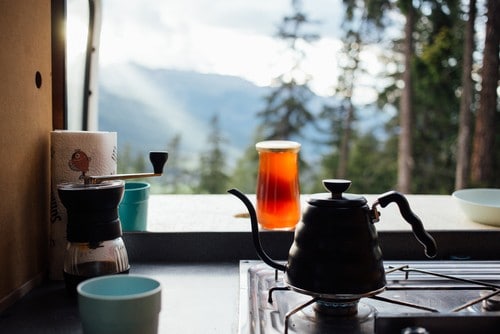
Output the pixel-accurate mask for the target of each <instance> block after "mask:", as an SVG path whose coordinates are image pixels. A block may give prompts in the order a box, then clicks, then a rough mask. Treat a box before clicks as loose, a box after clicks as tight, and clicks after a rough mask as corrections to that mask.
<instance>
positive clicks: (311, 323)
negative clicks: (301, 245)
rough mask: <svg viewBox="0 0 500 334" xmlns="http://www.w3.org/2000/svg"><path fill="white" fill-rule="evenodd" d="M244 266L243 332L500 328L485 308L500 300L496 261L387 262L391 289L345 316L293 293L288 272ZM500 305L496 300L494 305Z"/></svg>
mask: <svg viewBox="0 0 500 334" xmlns="http://www.w3.org/2000/svg"><path fill="white" fill-rule="evenodd" d="M240 268H241V278H242V287H244V288H243V289H242V294H241V301H242V303H240V307H242V305H244V304H245V303H244V300H245V299H248V300H249V303H248V304H247V306H248V307H247V310H246V311H244V310H243V311H241V312H240V333H241V334H247V333H259V334H265V333H288V332H297V333H298V332H300V333H321V332H329V331H340V330H339V328H343V329H342V330H341V331H340V332H343V333H363V334H364V333H375V332H376V331H377V332H384V330H386V329H387V331H386V332H401V330H402V329H404V328H406V327H409V326H412V325H419V324H420V325H422V324H424V325H425V326H420V327H425V328H427V327H430V328H439V326H442V324H443V323H446V326H448V328H447V330H455V328H454V327H453V326H455V327H456V324H458V323H461V321H448V320H449V318H450V317H451V318H453V317H457V318H464V317H465V318H470V319H471V321H470V322H469V323H468V324H473V323H475V322H479V321H481V331H482V333H489V332H488V331H487V330H486V329H487V328H488V326H492V327H491V328H495V330H494V331H492V332H491V333H494V332H496V331H497V330H498V328H499V327H498V326H500V312H498V311H496V308H491V307H490V308H486V307H485V306H484V305H485V304H486V303H487V302H486V301H489V300H490V299H491V297H493V296H496V297H497V298H498V297H500V263H499V262H495V261H476V262H472V261H471V262H469V261H436V262H431V261H422V262H420V261H415V262H409V263H398V262H394V261H390V262H386V268H387V271H386V278H387V287H386V290H385V291H384V292H382V293H380V294H377V295H374V296H369V297H367V298H362V299H361V301H360V302H359V304H358V300H355V301H352V303H351V305H347V306H349V307H347V306H346V309H345V310H346V312H345V314H342V313H343V312H344V310H343V311H339V312H338V309H337V310H335V309H334V311H333V312H329V311H331V310H330V308H329V307H328V306H329V303H331V302H332V301H331V300H329V299H327V300H326V301H325V299H324V298H321V297H319V296H314V295H312V297H311V296H309V295H303V294H300V293H297V292H296V291H294V290H293V289H290V288H289V287H288V286H287V285H286V284H285V283H284V282H283V278H284V277H283V274H282V273H277V272H275V271H274V269H272V268H269V267H268V266H267V265H265V264H262V263H260V262H255V261H242V263H241V264H240ZM245 287H246V289H245ZM289 290H292V291H289ZM274 295H275V296H274ZM245 296H246V297H245ZM499 301H500V298H498V299H496V300H494V302H493V303H492V304H493V305H494V306H493V307H495V306H498V305H500V302H499ZM318 302H319V304H318ZM333 302H334V303H336V302H337V301H333ZM344 302H345V301H344ZM495 302H496V303H495ZM325 304H326V306H325ZM352 304H357V305H358V307H357V308H356V309H357V310H358V313H360V314H355V315H353V313H356V312H352V310H353V308H352ZM488 305H490V303H488ZM243 308H244V307H243ZM318 308H319V309H320V311H319V312H318ZM325 308H326V311H328V312H324V311H325ZM483 308H484V309H483ZM359 310H361V311H359ZM491 310H495V311H493V312H491ZM243 312H246V313H244V314H243V315H242V313H243ZM339 313H340V314H339ZM245 315H246V317H245ZM245 318H246V319H245ZM269 319H272V321H271V320H269ZM447 319H448V320H447ZM438 323H439V325H436V324H438ZM392 324H394V326H396V327H394V326H393V325H392ZM489 324H492V325H489ZM406 325H408V326H406ZM339 326H340V327H339ZM398 326H403V327H398ZM426 326H427V327H426ZM436 326H437V327H436ZM450 326H452V327H450ZM304 328H305V329H306V330H304ZM332 328H333V329H332ZM346 328H347V329H348V330H346ZM396 328H397V329H396ZM460 328H462V329H463V328H467V326H465V325H463V324H462V326H460ZM460 328H459V329H460ZM483 328H485V330H486V331H485V330H483ZM427 329H429V328H427ZM429 330H430V329H429ZM431 332H432V331H431ZM437 332H438V333H439V331H437ZM441 332H442V331H441Z"/></svg>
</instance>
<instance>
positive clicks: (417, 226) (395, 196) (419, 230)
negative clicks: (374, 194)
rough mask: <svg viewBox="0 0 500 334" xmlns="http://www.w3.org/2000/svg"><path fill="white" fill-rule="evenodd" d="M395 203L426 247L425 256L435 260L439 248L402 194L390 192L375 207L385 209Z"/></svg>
mask: <svg viewBox="0 0 500 334" xmlns="http://www.w3.org/2000/svg"><path fill="white" fill-rule="evenodd" d="M392 202H395V203H396V204H397V205H398V207H399V211H400V212H401V215H402V216H403V218H404V219H405V220H406V221H407V222H408V223H409V224H410V225H411V227H412V230H413V233H414V234H415V237H416V238H417V240H418V241H419V242H420V243H421V244H422V245H423V246H424V250H425V255H426V256H427V257H428V258H433V257H435V256H436V254H437V246H436V241H435V240H434V238H433V237H432V236H431V235H430V234H429V233H428V232H427V231H426V230H425V229H424V225H423V224H422V221H421V220H420V218H418V216H417V215H416V214H415V213H414V212H413V211H412V210H411V208H410V204H409V203H408V201H407V200H406V197H404V196H403V195H402V194H401V193H399V192H397V191H389V192H386V193H385V194H382V195H381V196H380V197H379V198H378V199H377V201H376V202H375V204H374V205H373V206H375V205H377V204H380V206H382V207H383V208H385V207H386V206H387V205H389V203H392Z"/></svg>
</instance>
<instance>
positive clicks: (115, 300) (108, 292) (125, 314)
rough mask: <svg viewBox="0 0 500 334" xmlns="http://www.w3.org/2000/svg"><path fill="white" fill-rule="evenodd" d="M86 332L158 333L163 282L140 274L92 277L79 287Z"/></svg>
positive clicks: (82, 319) (94, 333) (113, 333)
mask: <svg viewBox="0 0 500 334" xmlns="http://www.w3.org/2000/svg"><path fill="white" fill-rule="evenodd" d="M77 291H78V307H79V312H80V319H81V321H82V325H83V332H84V333H85V334H157V333H158V317H159V313H160V311H161V284H160V282H158V281H156V280H154V279H152V278H148V277H144V276H138V275H110V276H100V277H96V278H91V279H89V280H86V281H83V282H82V283H80V284H79V285H78V287H77Z"/></svg>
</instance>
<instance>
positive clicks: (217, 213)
mask: <svg viewBox="0 0 500 334" xmlns="http://www.w3.org/2000/svg"><path fill="white" fill-rule="evenodd" d="M365 197H366V198H367V200H368V204H369V205H371V203H373V202H374V201H375V199H376V198H377V195H366V196H365ZM249 198H250V199H251V200H252V202H253V203H255V195H250V196H249ZM307 198H308V196H307V195H304V196H302V208H303V209H304V208H306V206H307V202H306V200H307ZM407 199H408V201H409V203H410V206H411V207H412V210H413V211H414V212H415V213H416V214H417V215H418V216H419V217H420V219H421V220H422V222H423V224H424V226H425V228H426V229H427V230H429V231H465V230H467V231H468V230H497V231H498V230H500V228H497V227H493V226H488V225H483V224H478V223H475V222H472V221H470V220H469V219H468V218H467V217H466V216H465V215H464V214H463V213H462V211H461V209H460V208H459V207H458V204H457V203H456V202H455V201H454V200H453V198H452V197H451V196H449V195H407ZM379 211H380V212H381V221H380V222H379V223H377V230H378V231H410V230H411V226H410V225H409V224H407V223H406V222H405V221H404V220H403V218H402V217H401V215H400V213H399V210H398V208H397V206H396V205H395V204H391V205H389V206H387V207H386V208H380V210H379ZM245 213H246V208H245V207H244V206H243V204H242V203H241V202H240V201H239V200H238V199H237V198H235V197H234V196H231V195H229V194H227V195H226V194H222V195H152V196H151V197H150V200H149V217H148V228H147V229H148V231H149V232H249V231H250V230H251V227H250V220H249V218H239V217H238V216H240V215H241V214H245Z"/></svg>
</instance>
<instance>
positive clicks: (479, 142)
mask: <svg viewBox="0 0 500 334" xmlns="http://www.w3.org/2000/svg"><path fill="white" fill-rule="evenodd" d="M487 6H488V14H487V16H488V21H487V22H486V36H485V42H484V56H483V68H482V73H481V76H482V87H481V93H480V96H479V99H480V100H479V109H478V112H477V116H476V127H475V132H474V141H473V147H472V162H471V172H472V173H471V180H472V182H473V184H475V185H477V186H487V185H488V184H489V183H490V182H491V180H492V178H493V157H494V153H493V152H495V151H494V142H495V113H496V112H497V93H496V90H497V85H498V77H499V74H498V73H499V68H498V66H499V59H498V52H499V43H500V27H499V26H500V2H499V1H498V0H489V1H488V5H487Z"/></svg>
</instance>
